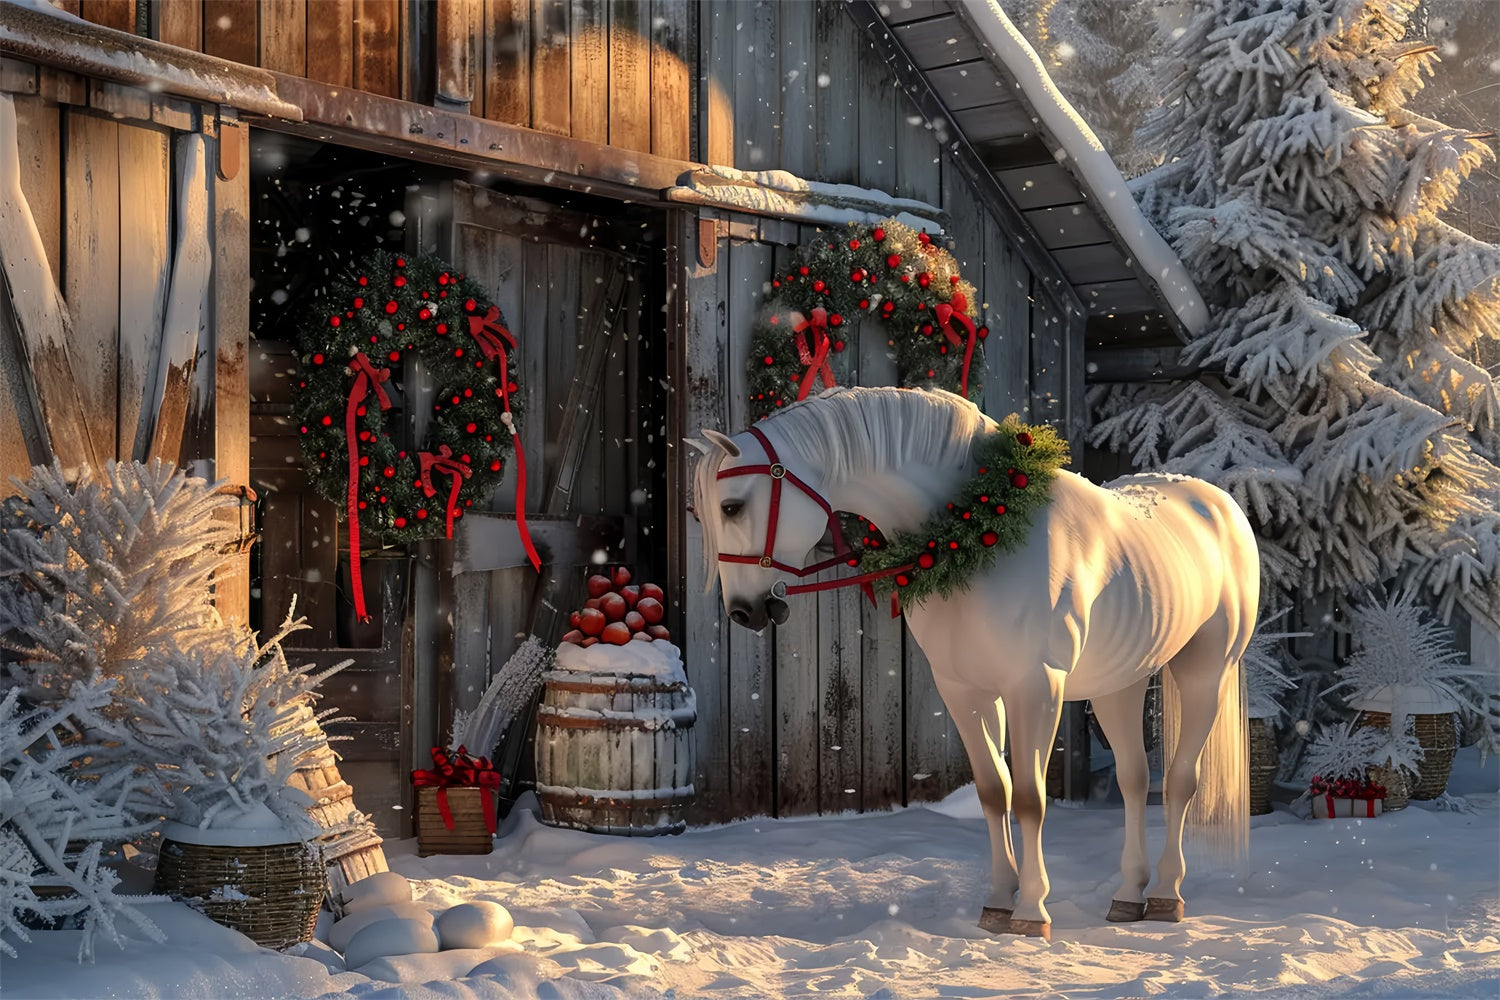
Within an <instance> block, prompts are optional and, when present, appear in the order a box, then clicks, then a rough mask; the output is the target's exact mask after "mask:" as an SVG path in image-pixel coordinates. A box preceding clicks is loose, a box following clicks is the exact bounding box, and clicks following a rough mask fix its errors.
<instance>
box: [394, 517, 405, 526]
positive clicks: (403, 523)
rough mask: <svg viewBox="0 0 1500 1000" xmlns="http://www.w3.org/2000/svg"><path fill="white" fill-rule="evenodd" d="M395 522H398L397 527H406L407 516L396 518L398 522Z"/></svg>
mask: <svg viewBox="0 0 1500 1000" xmlns="http://www.w3.org/2000/svg"><path fill="white" fill-rule="evenodd" d="M395 523H396V527H398V528H404V527H406V518H404V517H398V518H396V522H395Z"/></svg>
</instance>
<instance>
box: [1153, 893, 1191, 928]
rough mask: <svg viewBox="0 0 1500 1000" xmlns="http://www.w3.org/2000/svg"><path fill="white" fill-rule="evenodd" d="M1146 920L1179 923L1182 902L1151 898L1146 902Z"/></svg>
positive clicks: (1157, 897) (1156, 897)
mask: <svg viewBox="0 0 1500 1000" xmlns="http://www.w3.org/2000/svg"><path fill="white" fill-rule="evenodd" d="M1146 919H1147V920H1165V921H1167V922H1168V923H1172V924H1175V923H1180V922H1181V920H1182V900H1180V899H1162V898H1160V897H1159V896H1152V897H1151V898H1150V899H1148V900H1146Z"/></svg>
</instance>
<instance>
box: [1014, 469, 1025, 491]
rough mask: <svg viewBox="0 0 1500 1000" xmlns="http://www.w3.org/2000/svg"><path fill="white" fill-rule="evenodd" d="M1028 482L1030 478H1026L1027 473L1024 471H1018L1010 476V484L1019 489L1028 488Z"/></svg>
mask: <svg viewBox="0 0 1500 1000" xmlns="http://www.w3.org/2000/svg"><path fill="white" fill-rule="evenodd" d="M1027 482H1029V480H1028V479H1027V478H1026V473H1024V472H1018V473H1016V474H1015V475H1014V476H1011V477H1010V484H1011V485H1012V486H1014V487H1015V488H1016V489H1018V490H1024V489H1025V488H1026V484H1027Z"/></svg>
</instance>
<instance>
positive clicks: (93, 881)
mask: <svg viewBox="0 0 1500 1000" xmlns="http://www.w3.org/2000/svg"><path fill="white" fill-rule="evenodd" d="M113 686H114V685H113V682H112V681H107V680H105V681H98V682H95V683H93V684H78V685H75V686H74V687H73V688H72V689H71V690H70V692H69V693H68V694H67V695H66V696H65V697H63V698H61V699H60V702H59V704H58V706H56V707H47V708H27V707H25V706H23V705H22V703H21V690H20V689H19V688H14V687H13V688H11V689H10V691H9V693H7V694H6V695H5V697H4V698H3V699H0V931H6V932H9V933H11V934H14V935H15V936H16V937H17V938H19V939H20V940H21V941H29V940H31V937H30V935H29V934H28V933H27V927H26V922H25V917H24V914H26V913H28V912H29V913H31V914H34V915H35V916H37V917H40V918H42V919H44V920H48V921H52V920H63V921H66V922H69V923H76V925H77V926H78V927H80V928H81V929H82V931H83V934H82V935H81V937H80V939H79V944H78V958H79V961H91V960H92V959H93V954H94V937H95V935H96V934H98V933H103V934H104V936H105V937H107V938H108V939H109V940H111V941H113V942H114V943H115V944H117V945H119V946H120V947H122V948H123V947H125V940H124V938H123V937H122V936H121V933H120V931H121V928H120V926H119V925H120V923H121V922H122V920H124V921H128V922H130V923H133V924H135V925H136V927H138V928H139V929H140V931H141V932H142V933H144V934H145V935H146V936H147V937H149V938H151V939H152V940H154V941H161V940H163V939H164V935H162V933H161V931H160V930H159V929H158V928H157V927H156V925H155V924H153V923H152V922H151V921H150V919H148V918H147V917H146V916H145V915H144V914H143V913H141V912H140V910H138V909H137V908H136V905H135V904H136V903H137V902H140V901H141V898H140V897H137V898H135V899H132V898H131V897H128V896H121V895H116V894H115V892H114V888H115V886H116V885H118V884H119V881H120V879H119V876H118V875H117V874H116V873H115V872H114V870H113V869H111V868H110V867H108V866H107V865H102V864H101V860H102V859H103V857H104V856H105V854H106V853H107V852H109V853H112V852H113V851H114V849H115V845H118V844H120V843H122V842H124V841H128V840H130V839H132V838H133V837H136V836H137V835H139V834H141V833H143V832H144V831H145V830H147V829H148V828H149V827H150V825H151V823H150V822H148V821H146V820H145V819H144V818H143V816H142V815H141V813H140V812H139V811H138V808H139V806H140V805H141V804H142V802H143V800H142V799H141V798H140V795H141V793H142V792H143V791H144V786H145V783H144V782H143V781H142V777H141V775H140V773H139V771H140V769H139V768H137V767H135V766H133V765H131V764H113V765H109V764H101V763H100V762H98V761H96V760H90V759H89V758H91V757H92V755H93V752H94V750H95V748H94V747H93V746H91V745H89V744H86V743H83V742H81V741H77V740H73V739H68V738H67V735H68V734H69V733H70V732H71V731H72V728H73V727H75V726H77V725H79V724H81V723H82V724H87V723H88V722H89V721H90V720H93V719H95V718H96V716H97V713H98V712H99V710H100V709H102V708H104V707H105V706H106V705H108V704H109V703H110V701H111V697H112V691H111V689H112V688H113ZM85 761H87V762H88V764H87V766H81V765H83V764H84V763H85ZM0 951H4V952H6V953H7V954H9V955H12V956H14V955H15V954H16V952H15V949H14V948H13V947H12V946H11V945H10V944H8V943H7V942H6V941H5V940H4V939H0Z"/></svg>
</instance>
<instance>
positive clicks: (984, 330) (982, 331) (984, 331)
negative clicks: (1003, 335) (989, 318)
mask: <svg viewBox="0 0 1500 1000" xmlns="http://www.w3.org/2000/svg"><path fill="white" fill-rule="evenodd" d="M974 335H975V336H976V337H978V338H979V339H980V340H983V339H984V338H985V337H988V336H989V335H990V328H989V327H987V326H981V327H980V328H979V329H978V330H977V331H976V332H975V334H974Z"/></svg>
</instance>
